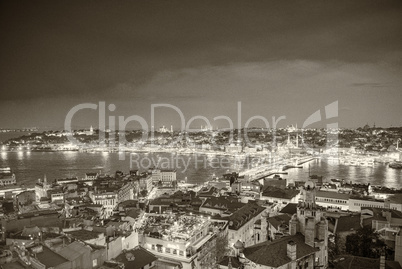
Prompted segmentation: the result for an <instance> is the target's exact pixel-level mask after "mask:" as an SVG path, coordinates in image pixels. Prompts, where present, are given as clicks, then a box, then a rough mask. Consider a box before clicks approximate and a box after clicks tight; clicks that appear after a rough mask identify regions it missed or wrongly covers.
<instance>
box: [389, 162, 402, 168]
mask: <svg viewBox="0 0 402 269" xmlns="http://www.w3.org/2000/svg"><path fill="white" fill-rule="evenodd" d="M388 166H389V167H390V168H393V169H402V162H401V161H395V162H392V163H390V164H388Z"/></svg>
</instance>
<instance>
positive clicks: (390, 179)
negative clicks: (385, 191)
mask: <svg viewBox="0 0 402 269" xmlns="http://www.w3.org/2000/svg"><path fill="white" fill-rule="evenodd" d="M398 174H399V173H398V171H397V170H396V169H392V168H389V167H386V168H385V178H384V185H385V186H387V184H389V183H398V181H397V178H398ZM399 176H400V175H399Z"/></svg>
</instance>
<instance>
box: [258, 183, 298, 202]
mask: <svg viewBox="0 0 402 269" xmlns="http://www.w3.org/2000/svg"><path fill="white" fill-rule="evenodd" d="M297 194H299V191H298V190H293V189H281V188H277V187H272V186H267V187H266V188H265V189H264V190H263V192H262V195H263V196H266V197H273V198H281V199H289V200H290V199H292V198H293V197H295V196H296V195H297Z"/></svg>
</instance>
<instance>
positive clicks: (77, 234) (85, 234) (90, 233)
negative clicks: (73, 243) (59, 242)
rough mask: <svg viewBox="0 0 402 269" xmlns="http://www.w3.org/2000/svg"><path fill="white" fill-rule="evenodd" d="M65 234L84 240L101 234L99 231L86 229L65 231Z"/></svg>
mask: <svg viewBox="0 0 402 269" xmlns="http://www.w3.org/2000/svg"><path fill="white" fill-rule="evenodd" d="M66 234H68V235H71V236H72V237H74V238H76V239H79V240H83V241H85V240H90V239H95V238H98V236H99V234H101V233H98V232H93V231H87V230H78V231H71V232H66Z"/></svg>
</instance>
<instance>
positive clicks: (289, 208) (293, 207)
mask: <svg viewBox="0 0 402 269" xmlns="http://www.w3.org/2000/svg"><path fill="white" fill-rule="evenodd" d="M280 213H284V214H289V215H293V214H296V213H297V204H296V203H289V204H287V205H286V206H285V207H284V208H282V210H281V211H280Z"/></svg>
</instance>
